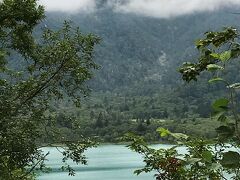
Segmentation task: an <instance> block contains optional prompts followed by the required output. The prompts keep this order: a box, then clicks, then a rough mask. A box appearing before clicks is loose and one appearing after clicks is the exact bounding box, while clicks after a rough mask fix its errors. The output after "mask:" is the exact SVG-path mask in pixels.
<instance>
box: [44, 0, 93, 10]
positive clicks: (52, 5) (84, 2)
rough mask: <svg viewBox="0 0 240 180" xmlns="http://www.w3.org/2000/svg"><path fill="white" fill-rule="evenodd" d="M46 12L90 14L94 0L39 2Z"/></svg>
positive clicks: (49, 0)
mask: <svg viewBox="0 0 240 180" xmlns="http://www.w3.org/2000/svg"><path fill="white" fill-rule="evenodd" d="M39 4H41V5H43V6H44V7H45V9H46V10H47V11H60V12H67V13H77V12H92V11H93V10H94V9H95V6H96V2H95V0H39Z"/></svg>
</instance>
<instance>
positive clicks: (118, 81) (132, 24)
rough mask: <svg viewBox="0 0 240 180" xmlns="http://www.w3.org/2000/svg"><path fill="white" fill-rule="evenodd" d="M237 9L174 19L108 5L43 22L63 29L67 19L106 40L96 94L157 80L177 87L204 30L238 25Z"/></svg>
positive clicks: (53, 15) (98, 54)
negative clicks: (184, 64)
mask: <svg viewBox="0 0 240 180" xmlns="http://www.w3.org/2000/svg"><path fill="white" fill-rule="evenodd" d="M236 11H237V10H234V9H225V10H221V11H214V12H207V13H206V12H205V13H198V14H192V15H187V16H181V17H177V18H171V19H158V18H152V17H143V16H139V15H134V14H124V13H118V12H114V11H113V9H111V8H109V7H105V6H104V5H102V6H99V8H98V9H97V10H96V11H95V12H94V13H79V14H62V13H61V14H60V13H59V14H58V13H51V14H48V15H47V17H48V18H47V20H46V21H45V22H43V23H44V24H47V26H49V27H57V26H59V25H60V24H61V22H62V21H63V20H64V19H67V20H71V21H72V22H73V23H74V24H76V26H80V29H81V30H82V31H83V32H88V33H89V32H91V33H94V34H97V35H98V36H100V37H101V38H102V42H101V44H100V45H99V47H98V49H97V52H96V61H97V63H98V64H100V65H101V70H100V71H99V72H98V73H97V77H96V79H95V80H94V81H93V82H92V87H93V88H94V89H95V90H113V89H116V88H120V87H126V86H127V87H129V86H131V85H133V84H138V83H143V82H144V83H149V82H151V81H154V83H157V84H158V85H159V86H164V85H166V84H169V83H170V84H175V83H176V81H181V80H180V79H179V76H178V73H177V72H176V68H177V67H178V66H179V65H180V64H181V63H182V62H183V61H186V60H192V59H193V58H194V52H195V51H194V41H195V40H196V39H197V38H200V37H201V36H202V35H203V33H204V32H206V31H210V30H217V29H221V28H223V27H226V26H235V27H237V26H238V22H239V19H240V16H239V15H237V14H233V13H234V12H236Z"/></svg>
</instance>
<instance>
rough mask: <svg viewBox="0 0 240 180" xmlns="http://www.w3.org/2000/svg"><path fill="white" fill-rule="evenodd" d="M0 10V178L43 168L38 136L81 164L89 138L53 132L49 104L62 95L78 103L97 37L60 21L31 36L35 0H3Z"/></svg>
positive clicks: (38, 13) (36, 18)
mask: <svg viewBox="0 0 240 180" xmlns="http://www.w3.org/2000/svg"><path fill="white" fill-rule="evenodd" d="M0 12H1V14H0V91H1V93H0V179H14V180H15V179H31V178H32V177H33V176H32V175H33V172H34V171H35V170H36V169H40V170H44V167H45V166H44V160H45V159H46V156H47V155H48V154H43V153H42V151H41V150H39V148H40V147H41V146H42V145H41V143H40V142H39V140H40V139H41V138H42V137H43V136H44V137H47V138H49V139H51V142H55V143H59V144H64V145H65V146H66V149H65V151H63V152H62V154H63V156H64V157H63V161H65V160H66V159H68V158H70V159H73V161H75V162H76V163H84V164H85V163H86V158H85V157H84V156H83V152H84V150H86V148H88V147H92V146H94V145H95V143H93V142H92V141H90V140H89V139H85V138H79V139H78V141H73V140H72V139H69V138H68V137H62V136H59V135H58V132H57V131H56V130H55V129H54V124H55V121H56V117H54V116H52V115H51V114H50V113H49V110H50V109H51V108H50V107H51V103H53V102H54V101H57V100H61V99H63V98H64V97H67V98H68V100H69V101H72V102H73V103H75V105H79V103H80V98H81V97H82V96H86V95H87V92H88V88H87V87H86V86H85V85H84V84H85V82H86V81H87V80H88V79H90V78H91V77H92V72H93V70H94V69H96V68H97V65H96V64H95V63H94V62H93V60H92V59H93V48H94V46H95V44H97V43H98V42H99V38H98V37H96V36H94V35H91V34H89V35H83V34H81V32H80V31H79V29H77V28H72V27H71V26H70V24H69V23H64V25H63V28H62V29H60V30H57V31H52V30H50V29H47V28H45V29H44V31H43V34H42V37H41V38H39V39H35V38H34V36H33V30H34V28H35V27H36V26H37V25H38V24H39V23H40V22H41V20H42V19H43V18H44V9H43V7H42V6H38V5H37V2H36V1H35V0H3V1H2V2H0ZM15 64H18V66H16V65H15ZM72 126H73V129H74V128H75V129H76V128H77V127H78V125H76V124H74V123H73V125H72ZM66 168H67V170H68V171H69V174H70V175H73V174H74V172H73V170H72V169H71V168H70V167H69V166H66ZM63 169H64V167H63Z"/></svg>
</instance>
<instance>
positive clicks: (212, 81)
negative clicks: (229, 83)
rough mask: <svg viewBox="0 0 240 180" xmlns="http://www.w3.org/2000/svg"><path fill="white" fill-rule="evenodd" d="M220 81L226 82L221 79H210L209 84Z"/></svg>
mask: <svg viewBox="0 0 240 180" xmlns="http://www.w3.org/2000/svg"><path fill="white" fill-rule="evenodd" d="M219 81H224V79H222V78H219V77H215V78H212V79H210V80H209V81H208V82H209V83H214V82H219Z"/></svg>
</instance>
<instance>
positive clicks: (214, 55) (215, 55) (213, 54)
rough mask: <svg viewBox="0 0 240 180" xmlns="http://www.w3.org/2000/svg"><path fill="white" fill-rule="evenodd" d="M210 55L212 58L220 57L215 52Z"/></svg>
mask: <svg viewBox="0 0 240 180" xmlns="http://www.w3.org/2000/svg"><path fill="white" fill-rule="evenodd" d="M210 56H211V57H213V58H214V59H219V58H220V55H219V54H217V53H211V54H210Z"/></svg>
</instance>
